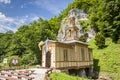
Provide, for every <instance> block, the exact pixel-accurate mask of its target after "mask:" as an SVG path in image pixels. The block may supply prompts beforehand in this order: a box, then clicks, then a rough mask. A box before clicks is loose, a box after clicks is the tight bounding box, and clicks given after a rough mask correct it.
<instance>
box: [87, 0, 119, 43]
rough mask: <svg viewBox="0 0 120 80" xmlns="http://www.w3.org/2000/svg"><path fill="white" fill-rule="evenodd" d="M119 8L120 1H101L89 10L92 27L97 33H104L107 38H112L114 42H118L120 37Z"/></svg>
mask: <svg viewBox="0 0 120 80" xmlns="http://www.w3.org/2000/svg"><path fill="white" fill-rule="evenodd" d="M96 1H97V0H96ZM119 6H120V1H119V0H99V1H97V3H96V4H95V5H94V6H93V7H91V8H90V9H89V21H90V24H91V26H92V27H94V28H95V29H96V31H97V32H99V31H100V32H102V33H103V35H104V36H105V37H111V38H112V40H113V41H114V42H117V41H118V38H119V35H120V30H119V29H120V21H119V19H120V7H119Z"/></svg>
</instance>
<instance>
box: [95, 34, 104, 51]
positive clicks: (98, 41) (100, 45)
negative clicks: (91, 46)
mask: <svg viewBox="0 0 120 80" xmlns="http://www.w3.org/2000/svg"><path fill="white" fill-rule="evenodd" d="M95 44H96V45H97V46H98V48H100V49H102V48H104V47H105V37H104V36H103V35H102V33H100V32H98V33H97V35H96V36H95Z"/></svg>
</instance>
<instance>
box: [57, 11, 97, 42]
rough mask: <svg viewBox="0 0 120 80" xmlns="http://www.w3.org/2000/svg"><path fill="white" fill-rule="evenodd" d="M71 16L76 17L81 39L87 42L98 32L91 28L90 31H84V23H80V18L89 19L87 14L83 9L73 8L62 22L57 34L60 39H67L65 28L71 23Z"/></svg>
mask: <svg viewBox="0 0 120 80" xmlns="http://www.w3.org/2000/svg"><path fill="white" fill-rule="evenodd" d="M71 17H74V18H75V26H77V27H78V29H79V31H78V36H79V40H80V41H84V42H87V41H89V40H91V39H92V38H94V37H95V35H96V33H95V31H94V29H92V28H90V29H89V31H88V32H84V30H83V29H82V25H80V23H79V21H80V20H84V21H87V20H88V18H87V14H86V13H85V12H84V11H83V10H81V9H71V10H70V12H69V14H68V16H67V17H65V18H64V19H63V20H62V22H61V27H60V29H59V32H58V36H57V40H58V41H65V30H66V28H67V27H68V26H69V25H70V23H69V19H70V18H71Z"/></svg>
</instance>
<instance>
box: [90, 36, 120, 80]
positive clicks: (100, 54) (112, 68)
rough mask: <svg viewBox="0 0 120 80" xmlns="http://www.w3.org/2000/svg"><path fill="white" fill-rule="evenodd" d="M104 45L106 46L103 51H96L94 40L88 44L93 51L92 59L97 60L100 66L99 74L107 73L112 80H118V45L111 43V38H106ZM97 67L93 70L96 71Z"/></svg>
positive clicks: (119, 64)
mask: <svg viewBox="0 0 120 80" xmlns="http://www.w3.org/2000/svg"><path fill="white" fill-rule="evenodd" d="M105 41H106V42H105V44H106V45H107V47H106V48H104V49H97V46H96V45H95V40H91V41H90V42H89V45H90V46H89V47H90V48H92V49H93V58H94V59H97V60H98V65H97V66H100V72H107V73H108V74H109V75H110V76H111V77H113V79H114V80H118V79H119V78H120V77H119V75H120V69H119V67H120V62H119V61H120V44H115V43H113V42H112V39H111V38H106V40H105ZM97 66H94V68H96V69H95V70H98V69H97Z"/></svg>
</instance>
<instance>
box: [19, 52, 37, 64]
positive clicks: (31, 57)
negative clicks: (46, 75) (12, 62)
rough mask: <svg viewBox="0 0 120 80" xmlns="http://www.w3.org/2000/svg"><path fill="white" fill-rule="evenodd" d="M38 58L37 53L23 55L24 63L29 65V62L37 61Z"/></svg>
mask: <svg viewBox="0 0 120 80" xmlns="http://www.w3.org/2000/svg"><path fill="white" fill-rule="evenodd" d="M36 61H37V59H36V57H35V55H33V54H31V53H29V54H24V55H23V57H22V60H21V62H22V64H24V65H28V64H33V63H36Z"/></svg>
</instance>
